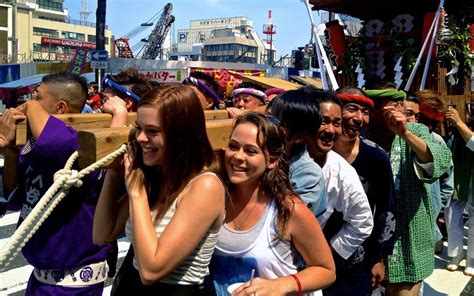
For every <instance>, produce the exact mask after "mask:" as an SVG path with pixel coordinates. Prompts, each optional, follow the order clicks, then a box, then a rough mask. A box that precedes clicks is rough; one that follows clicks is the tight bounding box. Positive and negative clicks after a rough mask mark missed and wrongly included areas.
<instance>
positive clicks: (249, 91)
mask: <svg viewBox="0 0 474 296" xmlns="http://www.w3.org/2000/svg"><path fill="white" fill-rule="evenodd" d="M238 94H251V95H254V96H256V97H258V98H259V99H260V100H262V101H263V102H265V103H266V102H267V96H266V95H265V93H264V92H263V91H259V90H258V89H255V88H237V89H235V90H234V91H233V92H232V97H235V96H236V95H238Z"/></svg>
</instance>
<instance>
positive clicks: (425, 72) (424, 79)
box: [420, 7, 441, 90]
mask: <svg viewBox="0 0 474 296" xmlns="http://www.w3.org/2000/svg"><path fill="white" fill-rule="evenodd" d="M440 10H441V7H440V8H439V9H438V12H437V13H436V14H435V20H434V21H435V24H434V28H433V36H432V37H431V42H430V48H429V50H428V55H427V56H426V62H425V68H424V69H423V76H422V77H421V83H420V90H424V89H425V84H426V77H427V76H428V68H429V67H430V61H431V53H432V52H433V45H434V42H435V39H436V33H437V32H438V24H439V19H440V18H441V11H440ZM427 39H428V36H427Z"/></svg>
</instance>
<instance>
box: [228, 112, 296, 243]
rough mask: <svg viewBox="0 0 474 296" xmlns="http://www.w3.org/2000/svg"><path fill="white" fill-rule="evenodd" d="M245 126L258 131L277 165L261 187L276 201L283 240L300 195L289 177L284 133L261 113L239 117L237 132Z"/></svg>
mask: <svg viewBox="0 0 474 296" xmlns="http://www.w3.org/2000/svg"><path fill="white" fill-rule="evenodd" d="M242 123H251V124H253V125H255V126H256V127H257V128H258V133H257V144H258V145H259V146H260V148H261V149H262V151H263V152H264V154H265V159H266V161H267V162H269V161H276V162H277V165H276V166H275V167H274V168H273V169H267V170H266V171H265V173H264V174H263V176H262V180H261V182H260V186H261V188H262V189H263V191H265V192H267V193H269V194H270V196H271V197H272V198H273V199H274V200H275V203H276V207H277V210H278V213H277V227H278V236H277V238H278V239H283V237H284V235H285V233H286V229H287V226H288V221H289V220H290V217H291V212H292V210H293V207H294V203H293V199H292V196H294V195H296V194H295V193H294V192H293V190H292V189H291V183H290V179H289V177H288V174H289V164H288V161H287V156H286V152H285V144H284V138H283V133H282V131H281V129H280V128H279V127H278V126H277V125H275V124H273V123H272V122H270V120H268V119H267V117H266V115H264V114H261V113H257V112H247V113H245V114H244V115H242V116H239V117H237V119H236V121H235V123H234V127H233V130H235V128H236V127H237V126H238V125H239V124H242ZM233 130H232V131H233ZM223 175H224V176H225V175H226V174H223ZM230 186H232V185H230Z"/></svg>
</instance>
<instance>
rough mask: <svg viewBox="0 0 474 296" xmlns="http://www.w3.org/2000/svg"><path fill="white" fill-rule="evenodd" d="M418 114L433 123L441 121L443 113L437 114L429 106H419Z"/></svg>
mask: <svg viewBox="0 0 474 296" xmlns="http://www.w3.org/2000/svg"><path fill="white" fill-rule="evenodd" d="M420 114H421V115H422V116H423V117H425V118H428V119H431V120H435V121H439V122H441V121H443V112H439V111H438V110H437V109H433V108H431V107H430V106H429V105H426V104H423V103H421V104H420Z"/></svg>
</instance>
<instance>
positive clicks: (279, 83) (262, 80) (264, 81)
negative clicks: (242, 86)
mask: <svg viewBox="0 0 474 296" xmlns="http://www.w3.org/2000/svg"><path fill="white" fill-rule="evenodd" d="M239 78H241V79H242V80H244V81H251V82H255V83H258V84H260V85H262V86H263V87H266V88H269V87H278V88H283V89H284V90H291V89H297V88H299V87H300V85H298V84H296V83H293V82H289V81H288V80H284V79H281V78H271V77H256V76H245V75H242V76H239Z"/></svg>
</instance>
